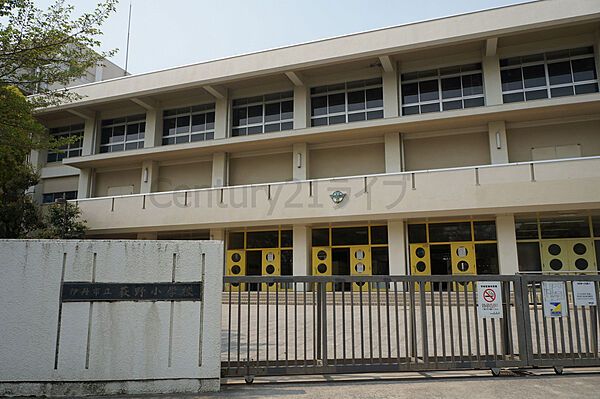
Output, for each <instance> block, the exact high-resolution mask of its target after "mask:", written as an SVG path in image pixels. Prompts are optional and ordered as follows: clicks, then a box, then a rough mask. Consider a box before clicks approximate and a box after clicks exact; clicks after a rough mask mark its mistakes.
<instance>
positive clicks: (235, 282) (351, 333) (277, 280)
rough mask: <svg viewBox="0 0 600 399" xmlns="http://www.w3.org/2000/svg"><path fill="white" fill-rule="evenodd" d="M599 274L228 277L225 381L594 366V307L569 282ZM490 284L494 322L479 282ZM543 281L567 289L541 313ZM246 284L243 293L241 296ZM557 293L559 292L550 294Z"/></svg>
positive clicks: (595, 288)
mask: <svg viewBox="0 0 600 399" xmlns="http://www.w3.org/2000/svg"><path fill="white" fill-rule="evenodd" d="M599 280H600V277H598V276H576V275H568V276H567V275H562V276H547V275H544V276H542V275H527V276H520V275H516V276H498V275H495V276H370V277H350V276H328V277H299V276H289V277H229V276H228V277H225V278H224V292H223V315H224V316H223V330H222V331H223V334H222V335H223V341H222V342H223V345H222V372H223V376H254V375H283V374H328V373H354V372H375V371H405V370H406V371H409V370H451V369H492V371H494V372H495V373H498V372H499V370H500V369H501V368H505V367H556V368H557V369H560V368H562V367H563V366H592V365H600V358H599V353H598V320H599V317H598V316H599V315H598V307H597V306H575V303H574V293H573V284H574V283H576V282H582V281H585V282H592V284H593V297H594V300H595V302H596V303H597V300H598V282H599ZM482 282H497V284H499V288H500V293H501V297H502V302H501V307H502V309H501V313H502V317H501V318H482V317H481V314H480V310H479V309H478V291H477V290H478V285H480V284H481V283H482ZM548 282H558V283H559V284H560V285H562V286H564V296H565V302H564V303H563V304H562V306H563V309H562V313H561V315H560V317H555V316H556V315H552V317H549V316H545V315H544V311H545V309H544V305H543V304H544V295H545V294H544V292H543V289H542V288H543V287H546V284H547V283H548ZM240 287H245V288H246V289H248V288H251V289H250V290H238V288H240ZM554 288H556V287H554Z"/></svg>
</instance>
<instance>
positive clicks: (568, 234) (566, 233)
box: [540, 216, 590, 238]
mask: <svg viewBox="0 0 600 399" xmlns="http://www.w3.org/2000/svg"><path fill="white" fill-rule="evenodd" d="M540 231H541V233H542V238H579V237H589V236H590V225H589V221H588V217H587V216H582V217H569V218H540Z"/></svg>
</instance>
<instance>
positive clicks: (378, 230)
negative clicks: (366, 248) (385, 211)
mask: <svg viewBox="0 0 600 399" xmlns="http://www.w3.org/2000/svg"><path fill="white" fill-rule="evenodd" d="M387 243H388V232H387V226H371V244H387Z"/></svg>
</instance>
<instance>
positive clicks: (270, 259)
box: [266, 252, 275, 262]
mask: <svg viewBox="0 0 600 399" xmlns="http://www.w3.org/2000/svg"><path fill="white" fill-rule="evenodd" d="M266 258H267V262H273V261H274V260H275V254H274V253H273V252H269V253H268V254H267V256H266Z"/></svg>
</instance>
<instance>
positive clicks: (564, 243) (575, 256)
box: [541, 238, 597, 272]
mask: <svg viewBox="0 0 600 399" xmlns="http://www.w3.org/2000/svg"><path fill="white" fill-rule="evenodd" d="M593 248H594V247H593V241H592V240H591V239H587V238H569V239H555V240H542V241H541V250H542V271H545V272H591V271H594V270H597V269H596V261H595V259H594V251H593Z"/></svg>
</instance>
